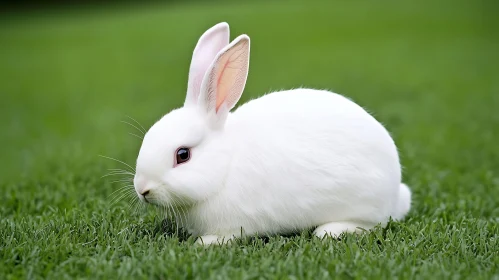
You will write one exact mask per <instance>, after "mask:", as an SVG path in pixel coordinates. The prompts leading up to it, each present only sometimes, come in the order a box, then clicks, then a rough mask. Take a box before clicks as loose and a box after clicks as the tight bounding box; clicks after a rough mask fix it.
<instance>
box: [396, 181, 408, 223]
mask: <svg viewBox="0 0 499 280" xmlns="http://www.w3.org/2000/svg"><path fill="white" fill-rule="evenodd" d="M395 205H396V206H395V211H394V213H393V218H394V219H395V220H401V219H403V218H404V217H405V215H407V212H409V209H411V191H410V190H409V187H407V185H406V184H404V183H401V184H400V189H399V197H398V201H397V203H396V204H395Z"/></svg>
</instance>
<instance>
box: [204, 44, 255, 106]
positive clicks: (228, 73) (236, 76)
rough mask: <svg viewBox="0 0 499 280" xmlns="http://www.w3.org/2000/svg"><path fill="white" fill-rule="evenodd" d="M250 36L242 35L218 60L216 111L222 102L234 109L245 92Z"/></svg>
mask: <svg viewBox="0 0 499 280" xmlns="http://www.w3.org/2000/svg"><path fill="white" fill-rule="evenodd" d="M248 62H249V38H248V37H245V36H243V37H241V38H240V40H239V41H238V42H237V43H236V44H235V45H234V46H232V47H231V48H229V49H228V50H227V51H226V52H224V53H223V54H222V55H221V56H220V57H219V59H218V61H217V68H216V70H215V71H216V72H215V75H214V77H215V79H216V80H215V81H213V82H214V83H215V84H216V96H217V98H216V111H217V112H218V110H219V108H220V106H221V105H222V104H224V103H225V104H226V105H227V108H228V109H229V110H230V109H232V108H233V107H234V106H235V105H236V103H237V101H238V100H239V98H240V97H241V94H242V93H243V90H244V86H245V84H246V78H247V76H248V67H249V65H248Z"/></svg>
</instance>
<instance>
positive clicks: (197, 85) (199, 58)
mask: <svg viewBox="0 0 499 280" xmlns="http://www.w3.org/2000/svg"><path fill="white" fill-rule="evenodd" d="M228 44H229V25H228V24H227V23H225V22H222V23H219V24H217V25H215V26H213V27H212V28H210V29H208V30H207V31H206V32H205V33H204V34H203V35H202V36H201V38H199V41H198V43H197V45H196V48H195V49H194V52H193V54H192V61H191V65H190V69H189V82H188V85H187V97H186V100H185V104H196V102H197V99H198V97H199V93H200V89H201V83H202V81H203V77H204V75H205V74H206V71H207V70H208V68H209V66H210V65H211V63H212V62H213V60H214V59H215V57H216V56H217V54H218V52H219V51H220V50H222V49H223V48H224V47H226V46H227V45H228Z"/></svg>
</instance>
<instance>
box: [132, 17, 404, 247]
mask: <svg viewBox="0 0 499 280" xmlns="http://www.w3.org/2000/svg"><path fill="white" fill-rule="evenodd" d="M217 26H218V27H219V28H216V27H217ZM220 26H225V24H219V25H216V26H215V27H213V28H211V29H210V30H208V31H207V33H208V34H206V33H205V34H204V35H203V36H204V38H221V39H220V40H218V41H217V39H213V40H215V42H209V40H204V41H203V40H200V41H199V42H198V46H196V49H200V48H203V46H200V44H201V45H202V44H215V45H217V44H218V45H219V44H220V43H221V42H222V41H223V40H224V38H226V37H227V38H228V26H227V28H225V27H224V28H220ZM210 32H212V33H223V34H210ZM202 38H203V37H202ZM204 47H206V46H204ZM220 61H221V62H220ZM248 61H249V38H248V37H247V36H246V35H241V36H239V37H238V38H237V39H235V40H234V41H233V42H232V43H230V44H228V45H226V46H224V47H223V48H222V49H220V50H219V52H218V54H217V56H216V57H214V58H213V63H212V64H211V65H210V66H209V67H208V68H207V70H206V74H205V75H204V78H203V82H202V85H201V86H200V88H199V92H198V93H194V94H193V93H192V92H191V93H190V96H189V95H188V97H187V98H186V104H185V105H184V107H183V108H179V109H176V110H174V111H172V112H170V113H169V114H167V115H166V116H164V117H163V118H162V119H161V120H160V121H158V122H157V123H156V124H154V125H153V126H152V127H151V129H150V130H149V131H148V133H147V134H146V136H145V138H144V141H143V144H142V147H141V149H140V152H139V156H138V159H137V174H136V176H135V180H134V183H135V189H136V190H137V193H138V194H139V196H140V197H142V198H143V196H142V195H141V194H142V193H144V192H145V191H149V192H148V193H147V195H146V196H145V198H146V199H147V201H148V202H151V203H154V204H157V205H160V206H162V207H167V208H168V209H170V210H172V211H173V212H174V215H175V216H176V218H177V219H178V221H179V222H181V223H182V224H183V226H185V227H186V229H187V230H188V231H189V232H190V233H192V234H194V235H196V236H200V237H202V238H201V239H200V240H199V241H200V242H203V243H205V244H211V243H216V242H220V240H222V238H223V239H224V240H230V239H232V238H234V237H238V236H240V235H241V233H242V234H243V235H252V234H260V235H268V234H280V233H287V232H292V231H297V230H302V229H306V228H310V227H317V229H316V231H315V234H316V235H317V236H320V237H322V236H324V235H326V234H327V235H333V236H337V235H339V234H341V233H342V232H358V231H359V230H361V229H359V228H362V229H366V230H367V229H370V228H372V227H374V226H376V225H377V224H381V225H385V224H386V222H387V221H388V219H389V217H392V218H394V219H402V218H403V217H404V216H405V215H406V214H407V212H408V211H409V208H410V204H411V193H410V190H409V189H408V187H407V186H406V185H404V184H402V183H401V167H400V163H399V157H398V153H397V149H396V146H395V144H394V142H393V140H392V138H391V137H390V135H389V133H388V132H387V131H386V129H385V128H384V127H383V126H382V125H381V124H380V123H379V122H378V121H376V120H375V119H374V118H373V117H372V116H371V115H369V114H368V113H367V112H366V111H365V110H364V109H363V108H361V107H360V106H359V105H357V104H355V103H354V102H352V101H350V100H349V99H347V98H345V97H343V96H341V95H338V94H335V93H332V92H328V91H324V90H314V89H295V90H289V91H281V92H274V93H270V94H267V95H264V96H262V97H260V98H258V99H255V100H252V101H250V102H248V103H246V104H244V105H242V106H241V107H239V108H238V109H237V110H236V111H235V112H233V113H230V112H229V111H230V109H232V107H234V105H235V102H237V100H238V99H239V97H240V95H241V94H242V90H243V88H244V83H245V82H246V76H247V67H248ZM192 63H195V62H194V61H193V62H192ZM191 65H192V64H191ZM223 67H227V69H224V68H223ZM222 70H223V71H222ZM225 70H227V71H225ZM229 70H230V71H235V72H228V71H229ZM191 74H192V73H191ZM197 75H198V76H199V73H197ZM190 79H192V75H190ZM241 83H242V86H241ZM193 96H195V97H193ZM217 98H222V99H217ZM217 100H218V101H220V100H222V101H223V102H221V103H220V102H218V101H217ZM219 103H220V105H219V106H218V107H217V105H216V104H219ZM180 146H185V147H190V148H191V152H192V157H191V159H190V160H189V161H188V162H186V163H184V164H180V165H178V166H174V153H175V151H176V149H177V148H178V147H180Z"/></svg>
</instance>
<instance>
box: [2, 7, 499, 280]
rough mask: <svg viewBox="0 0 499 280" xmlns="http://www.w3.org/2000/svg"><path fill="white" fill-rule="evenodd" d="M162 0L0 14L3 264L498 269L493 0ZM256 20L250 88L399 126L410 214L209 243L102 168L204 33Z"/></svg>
mask: <svg viewBox="0 0 499 280" xmlns="http://www.w3.org/2000/svg"><path fill="white" fill-rule="evenodd" d="M239 2H240V1H236V3H234V2H232V3H224V2H219V1H217V2H215V3H211V4H205V3H203V2H194V3H191V4H156V5H155V6H150V7H147V6H144V7H138V8H124V9H119V10H113V9H112V8H107V9H99V10H83V11H71V12H67V13H66V12H61V11H59V12H57V13H51V14H46V13H45V12H43V13H42V12H38V13H31V14H28V15H25V16H22V15H19V14H17V15H9V16H5V17H4V18H3V19H1V20H0V42H1V43H0V96H1V102H0V118H1V119H2V122H1V134H0V149H1V150H0V158H1V160H0V172H1V173H0V187H1V192H0V201H1V203H0V259H1V260H2V261H1V262H0V278H1V279H23V278H27V279H38V278H48V279H63V278H88V279H110V278H111V279H116V278H120V279H121V278H122V279H141V278H153V279H178V278H189V279H201V278H202V279H205V278H211V279H222V278H225V279H257V278H258V279H272V278H276V279H303V278H309V279H312V278H313V279H316V278H341V279H387V278H398V279H406V278H414V279H420V278H421V279H429V278H431V279H439V278H440V279H471V278H473V279H499V272H498V265H497V264H498V263H499V256H498V252H499V240H498V239H499V227H498V222H499V219H498V217H499V205H498V199H497V197H499V173H498V170H499V146H498V145H497V139H499V113H498V112H499V111H498V110H499V77H498V73H499V66H498V65H499V54H498V52H497V50H498V49H499V38H498V37H497V36H496V35H497V34H496V33H495V32H496V30H497V27H498V26H499V25H498V21H499V20H498V19H497V17H496V11H497V7H498V6H497V4H495V3H494V1H487V0H484V1H475V2H473V1H471V0H470V1H430V0H425V1H410V2H409V1H390V0H383V1H376V2H373V1H364V0H359V1H312V2H308V3H304V2H298V1H288V2H264V1H257V2H249V1H248V2H247V3H242V2H241V3H239ZM219 21H227V22H229V24H231V31H232V38H234V37H235V36H236V35H237V34H240V33H247V34H249V35H250V36H251V38H252V58H251V66H250V74H249V81H248V85H247V88H246V91H245V94H244V97H243V100H242V101H243V102H244V101H246V100H248V99H250V98H254V97H257V96H260V95H262V94H263V93H265V92H269V91H270V90H277V89H284V88H292V87H297V86H302V85H303V86H307V87H317V88H328V89H331V90H333V91H336V92H339V93H342V94H345V95H347V96H349V97H351V98H352V99H353V100H355V101H356V102H358V103H359V104H361V105H362V106H364V107H365V108H366V109H368V110H369V111H370V112H373V114H374V115H375V116H376V117H377V118H378V120H380V121H381V122H383V123H384V124H385V125H386V127H387V128H388V129H389V130H390V132H391V133H392V135H393V137H394V139H395V141H396V143H397V144H398V147H399V150H400V153H401V159H402V163H403V165H404V181H406V182H407V183H408V185H409V186H410V187H411V189H412V190H413V193H414V194H413V208H412V210H411V212H410V214H409V216H408V217H407V218H406V219H405V220H404V221H402V222H397V223H395V222H393V223H391V224H390V225H389V226H388V227H387V228H385V229H382V228H377V229H375V230H374V231H372V232H369V233H366V234H364V235H361V236H355V235H345V236H344V237H343V238H342V240H340V241H337V240H325V241H321V240H318V239H317V238H313V237H312V236H311V234H310V232H308V231H305V232H303V233H301V234H298V235H295V236H274V237H270V238H263V239H259V238H256V239H255V238H247V239H244V240H239V241H238V242H237V243H236V244H233V245H231V246H225V247H213V248H207V249H205V248H202V247H199V246H195V245H194V244H193V243H194V240H193V239H192V238H188V237H186V236H184V235H182V234H181V235H177V234H175V233H174V231H172V228H171V226H170V225H167V224H166V223H165V221H163V219H162V218H161V217H160V216H158V215H157V212H156V211H155V210H154V209H147V210H143V211H132V210H133V209H131V208H130V207H129V203H128V202H127V200H126V199H124V200H122V201H120V202H118V203H115V204H112V203H111V200H112V199H113V198H119V197H117V196H116V194H114V195H113V191H115V190H117V189H118V188H119V186H120V185H119V183H112V179H109V180H107V179H106V178H104V179H102V178H101V176H102V175H104V174H105V173H106V172H107V169H109V168H123V167H124V166H121V165H120V164H119V163H117V162H113V161H109V160H106V159H103V158H100V157H98V155H99V154H103V155H106V156H110V157H114V158H118V159H120V160H123V161H125V162H127V163H129V164H133V163H134V160H135V157H136V155H137V152H138V148H139V147H140V141H139V140H138V139H136V138H134V137H133V136H130V135H128V133H129V132H133V129H132V128H130V127H128V126H126V125H125V124H123V123H121V121H122V120H127V115H129V116H131V117H133V118H135V119H137V120H138V121H139V122H140V123H142V124H143V125H144V126H150V125H152V124H153V122H154V121H156V120H157V119H159V117H161V116H162V115H163V114H165V113H167V112H168V111H169V110H170V109H172V108H174V107H177V106H180V105H181V104H182V102H183V98H184V94H185V88H186V78H187V70H188V65H189V59H190V55H191V52H192V49H193V47H194V44H195V42H196V40H197V38H198V37H199V36H200V34H201V33H202V32H203V31H204V30H205V29H206V28H208V27H209V26H211V25H213V24H214V23H216V22H219Z"/></svg>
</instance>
